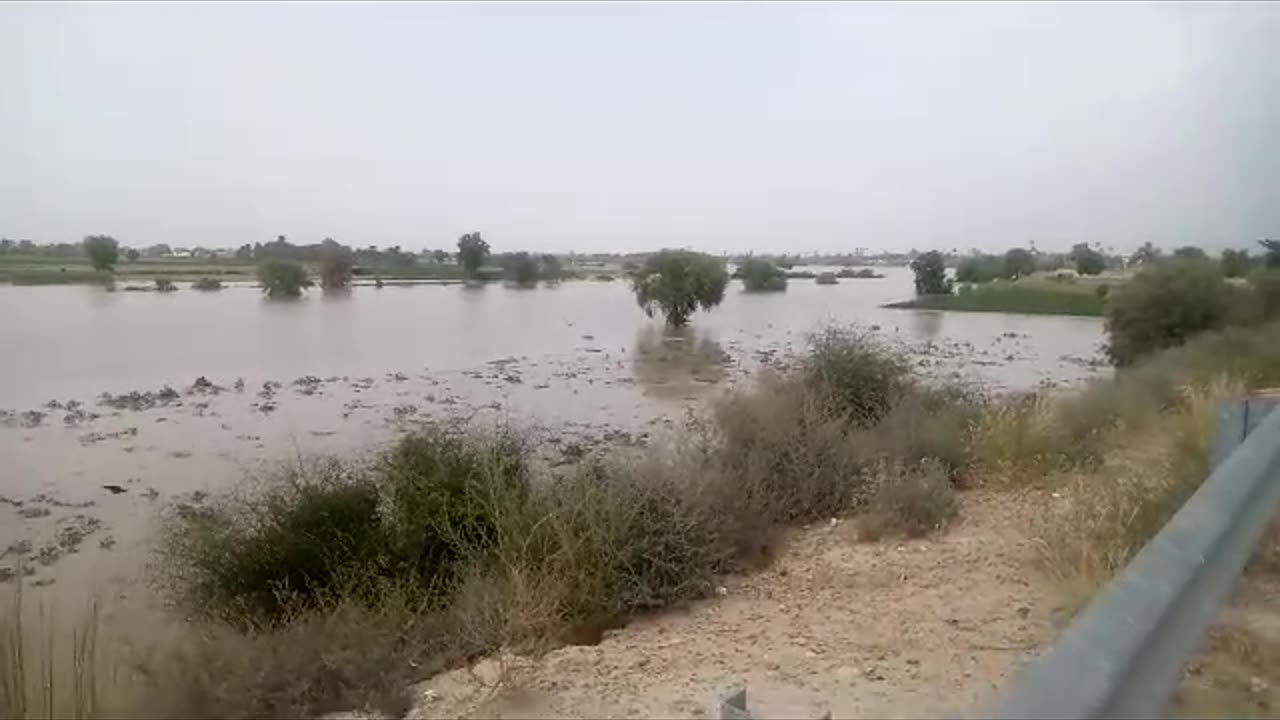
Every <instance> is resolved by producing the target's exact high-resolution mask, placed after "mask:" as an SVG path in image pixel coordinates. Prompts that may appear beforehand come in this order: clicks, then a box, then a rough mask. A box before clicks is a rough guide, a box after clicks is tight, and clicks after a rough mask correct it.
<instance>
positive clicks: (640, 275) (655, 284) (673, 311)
mask: <svg viewBox="0 0 1280 720" xmlns="http://www.w3.org/2000/svg"><path fill="white" fill-rule="evenodd" d="M728 285H729V273H728V272H726V271H725V269H724V263H723V262H722V261H721V260H719V259H717V258H714V257H711V256H710V255H705V254H703V253H697V252H692V251H690V250H662V251H661V252H658V253H655V254H653V255H650V256H649V257H648V258H647V259H646V260H645V261H644V264H643V265H640V266H639V267H638V268H637V269H636V270H635V271H634V272H633V273H632V275H631V289H632V290H633V291H634V292H635V295H636V303H637V304H638V305H640V308H641V309H642V310H644V312H645V314H646V315H648V316H649V317H653V314H654V312H655V311H659V312H661V313H662V314H663V316H664V317H665V318H666V321H667V325H670V326H671V327H682V326H684V325H686V324H687V323H688V322H689V316H690V315H692V314H693V313H694V312H695V311H696V310H698V309H699V308H701V309H703V310H710V309H711V308H713V307H715V306H717V305H719V304H720V303H721V301H723V300H724V291H725V288H726V287H728Z"/></svg>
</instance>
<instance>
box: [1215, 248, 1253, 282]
mask: <svg viewBox="0 0 1280 720" xmlns="http://www.w3.org/2000/svg"><path fill="white" fill-rule="evenodd" d="M1219 264H1220V265H1221V266H1222V275H1223V276H1224V277H1229V278H1237V277H1244V276H1245V275H1248V274H1249V266H1250V260H1249V251H1248V250H1223V251H1222V259H1221V260H1220V261H1219Z"/></svg>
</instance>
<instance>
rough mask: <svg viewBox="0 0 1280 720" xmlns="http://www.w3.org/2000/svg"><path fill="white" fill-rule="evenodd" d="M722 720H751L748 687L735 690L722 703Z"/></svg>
mask: <svg viewBox="0 0 1280 720" xmlns="http://www.w3.org/2000/svg"><path fill="white" fill-rule="evenodd" d="M720 720H751V713H749V712H747V688H746V687H740V688H735V689H734V690H732V691H730V692H729V694H728V695H726V696H725V697H724V699H723V700H721V701H720Z"/></svg>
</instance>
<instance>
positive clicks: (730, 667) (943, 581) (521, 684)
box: [410, 493, 1062, 718]
mask: <svg viewBox="0 0 1280 720" xmlns="http://www.w3.org/2000/svg"><path fill="white" fill-rule="evenodd" d="M1032 504H1033V500H1032V499H1031V498H1026V497H1024V498H1021V499H1019V498H1017V497H1014V496H1012V495H1010V494H988V493H967V494H966V495H965V496H964V498H963V506H962V510H961V513H962V514H961V519H960V520H959V522H958V523H957V524H956V525H955V526H954V527H952V528H951V529H950V530H949V531H948V532H946V533H945V534H943V535H941V536H938V537H937V538H932V539H928V540H920V541H907V542H896V541H885V542H879V543H860V542H858V541H857V540H856V532H855V528H854V526H853V524H852V522H850V521H845V522H841V523H837V524H828V525H822V526H816V527H810V528H807V529H804V530H801V531H797V532H796V533H795V535H794V536H793V537H792V538H791V540H790V542H788V543H787V546H786V549H785V550H784V551H783V553H782V555H781V557H779V558H778V559H777V561H776V562H775V564H774V565H773V566H772V567H771V568H770V569H768V570H766V571H764V572H762V573H759V574H756V575H752V576H748V577H742V578H735V579H732V581H730V582H729V583H727V585H726V587H725V588H724V590H725V592H724V593H722V597H719V598H715V599H712V600H708V601H705V602H701V603H698V604H695V605H694V606H692V607H690V608H687V609H685V610H683V611H676V612H671V613H666V614H662V615H659V616H656V617H653V618H648V619H643V620H640V621H637V622H634V623H632V624H631V625H630V626H628V627H626V628H624V629H622V630H618V631H614V632H613V633H612V634H609V635H607V636H606V637H605V639H604V641H603V642H601V643H600V644H599V645H596V646H578V647H566V648H561V649H559V650H556V651H553V652H551V653H548V654H547V655H545V656H543V657H541V658H540V659H536V660H535V659H529V658H518V657H511V656H506V657H503V658H498V659H488V660H484V661H481V662H480V663H477V664H476V665H475V666H473V667H471V668H464V669H460V670H455V671H453V672H449V673H445V674H443V675H439V676H437V677H435V678H432V679H431V680H428V681H427V682H425V683H423V684H421V685H420V686H418V687H417V688H415V692H416V693H417V698H418V701H417V703H416V707H415V708H414V710H413V711H412V712H411V714H410V715H411V717H422V718H444V717H460V716H462V717H507V718H532V717H546V716H561V717H583V718H585V717H639V716H645V717H656V716H663V717H718V712H719V711H718V704H719V699H720V698H721V697H722V696H723V695H724V694H725V693H726V692H727V691H728V690H729V689H731V688H733V687H735V686H741V685H744V684H745V686H746V687H747V693H748V703H749V707H750V709H751V712H752V713H753V714H754V715H755V716H757V717H800V718H803V717H810V718H817V717H821V716H822V715H823V714H824V713H827V712H831V713H832V714H833V715H834V716H835V717H849V716H860V717H868V716H874V717H921V716H943V715H946V714H948V713H957V712H962V713H963V712H970V711H972V710H974V709H975V708H976V709H979V711H980V708H981V704H982V703H983V702H985V701H987V700H988V699H990V697H991V696H992V694H993V692H994V691H995V689H996V688H998V687H999V686H1000V685H1001V684H1002V683H1003V682H1004V681H1005V679H1006V678H1008V677H1009V676H1010V674H1011V672H1013V671H1014V670H1016V669H1017V668H1018V667H1019V666H1020V664H1021V663H1022V662H1023V661H1024V660H1025V659H1026V658H1027V657H1028V656H1029V655H1030V654H1033V653H1034V652H1035V651H1036V650H1037V649H1039V648H1041V647H1043V646H1044V645H1045V644H1046V643H1048V642H1049V641H1050V640H1051V639H1052V637H1053V636H1054V634H1055V632H1056V630H1055V627H1056V626H1057V624H1058V623H1059V622H1060V620H1061V618H1062V611H1061V610H1060V609H1059V608H1057V607H1056V606H1055V604H1054V603H1053V602H1052V600H1051V599H1050V595H1049V594H1048V593H1047V592H1046V591H1045V590H1044V589H1043V586H1044V583H1042V582H1039V581H1038V580H1037V578H1036V577H1035V571H1034V570H1033V568H1032V567H1031V564H1030V563H1029V562H1028V561H1029V560H1030V559H1031V558H1032V557H1033V554H1034V548H1033V544H1032V542H1031V541H1030V540H1028V539H1027V537H1026V528H1028V527H1033V524H1032V523H1033V520H1032V518H1033V517H1034V515H1033V513H1032V512H1030V508H1031V506H1032Z"/></svg>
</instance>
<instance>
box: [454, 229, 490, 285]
mask: <svg viewBox="0 0 1280 720" xmlns="http://www.w3.org/2000/svg"><path fill="white" fill-rule="evenodd" d="M488 259H489V243H487V242H485V241H484V238H482V237H480V233H478V232H470V233H467V234H465V235H463V236H462V237H461V238H458V264H459V265H461V266H462V268H463V270H465V271H466V273H467V277H471V278H474V277H476V276H477V275H478V274H479V272H480V268H481V267H482V266H483V265H484V263H485V261H486V260H488Z"/></svg>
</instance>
